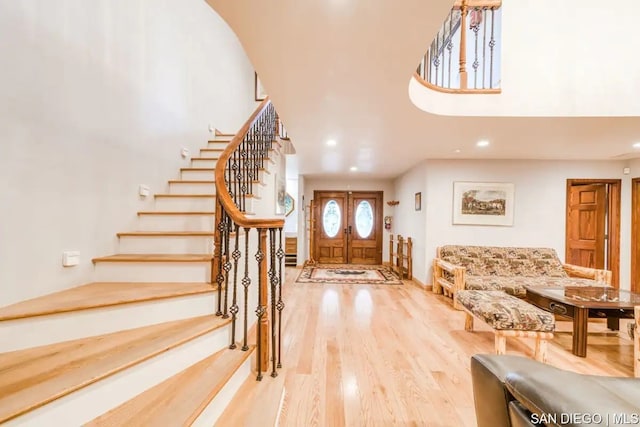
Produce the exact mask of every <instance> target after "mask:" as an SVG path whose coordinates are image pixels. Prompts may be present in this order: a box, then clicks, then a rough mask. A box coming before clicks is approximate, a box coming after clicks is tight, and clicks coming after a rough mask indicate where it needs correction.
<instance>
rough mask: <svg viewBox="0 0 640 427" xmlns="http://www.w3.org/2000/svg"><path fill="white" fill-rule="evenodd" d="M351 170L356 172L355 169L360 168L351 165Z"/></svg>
mask: <svg viewBox="0 0 640 427" xmlns="http://www.w3.org/2000/svg"><path fill="white" fill-rule="evenodd" d="M349 170H350V171H351V172H355V171H357V170H358V168H357V167H355V166H351V167H350V168H349Z"/></svg>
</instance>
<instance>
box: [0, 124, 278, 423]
mask: <svg viewBox="0 0 640 427" xmlns="http://www.w3.org/2000/svg"><path fill="white" fill-rule="evenodd" d="M254 116H255V114H254ZM253 119H255V117H253V116H252V119H250V120H253ZM245 127H247V125H245ZM247 129H248V127H247ZM245 133H246V132H245ZM233 137H234V135H224V134H219V133H216V138H215V139H214V140H212V141H209V142H208V144H207V146H206V147H205V148H202V149H201V150H200V155H199V157H195V158H192V159H191V166H190V167H188V168H183V169H181V170H180V172H179V177H178V179H172V180H169V181H168V186H167V188H168V192H167V193H166V194H156V195H155V196H154V198H155V209H154V210H152V211H144V212H138V227H137V229H136V230H131V231H125V232H121V233H118V238H119V250H118V253H116V254H110V255H106V256H103V257H99V258H95V259H93V263H94V265H95V276H94V278H95V280H96V281H95V282H93V283H88V284H85V285H83V286H79V287H76V288H72V289H68V290H64V291H61V292H57V293H54V294H50V295H45V296H42V297H39V298H35V299H31V300H28V301H23V302H20V303H17V304H13V305H11V306H7V307H3V308H0V424H2V425H3V426H4V425H6V426H44V425H65V426H72V425H73V426H75V425H88V426H124V425H140V426H142V425H144V426H169V425H170V426H177V425H206V426H212V425H213V424H214V423H215V422H216V420H217V419H218V417H219V416H220V414H221V413H222V411H223V410H224V408H225V407H226V405H227V404H228V402H229V401H230V400H231V399H232V397H233V396H234V394H235V393H236V391H237V390H238V388H239V387H240V386H241V385H242V383H243V382H244V381H245V380H247V379H248V378H249V375H250V373H251V372H252V366H254V368H255V366H256V365H255V362H252V359H253V358H252V357H251V356H253V355H256V345H253V344H251V343H256V344H257V345H258V346H260V338H259V337H261V336H263V335H264V336H263V338H262V339H263V340H265V339H266V330H265V329H264V324H265V323H266V322H267V318H266V316H261V317H260V321H261V323H263V329H262V332H260V327H259V326H258V332H257V337H256V327H255V326H254V327H252V326H251V325H252V324H254V323H255V322H256V316H255V314H253V313H254V311H255V307H256V306H258V307H263V309H264V312H265V313H266V312H267V310H266V308H267V307H266V306H267V304H266V303H264V304H263V301H264V299H265V295H266V291H264V290H263V289H262V288H261V287H260V286H263V285H264V286H265V288H264V289H265V290H266V289H267V288H266V286H267V285H266V283H263V282H262V280H261V278H260V279H259V278H258V274H257V273H255V274H254V273H251V275H252V276H251V277H254V283H255V285H254V286H248V285H247V286H245V287H244V289H243V290H242V291H237V292H236V284H235V282H237V281H238V280H239V279H240V278H241V274H244V275H245V277H248V274H249V273H247V272H244V273H241V271H239V270H238V269H237V259H236V268H235V269H234V270H233V271H232V272H230V270H231V269H230V268H229V269H222V268H220V267H221V266H225V265H226V264H227V263H228V264H229V265H230V263H229V262H228V261H229V258H230V255H229V252H228V248H229V247H231V246H233V245H234V244H235V243H234V242H236V241H237V242H238V244H240V245H245V244H246V245H247V246H248V241H247V242H245V240H247V239H249V237H248V236H246V235H245V233H246V232H247V231H248V229H244V228H243V229H240V228H238V227H236V231H235V232H229V230H227V231H226V232H225V233H220V232H219V231H218V232H216V231H215V230H217V229H220V228H221V227H220V226H216V224H219V223H220V216H221V215H223V213H221V212H220V211H219V210H220V209H221V205H220V202H219V201H218V200H217V196H218V195H217V194H216V192H217V191H216V183H215V180H214V176H215V171H216V165H217V161H218V159H219V158H220V157H221V156H222V155H223V152H224V150H225V147H227V145H229V144H230V142H231V141H232V138H233ZM237 138H238V137H237V136H236V139H237ZM240 138H242V135H241V136H240ZM268 153H269V156H274V155H277V154H278V153H277V151H276V150H269V151H268ZM264 163H265V166H264V167H261V168H260V172H259V174H257V176H256V177H255V178H252V183H253V185H252V186H251V188H252V191H253V192H252V193H246V194H244V196H245V197H246V199H247V200H246V201H243V204H244V206H245V212H243V214H244V215H250V214H251V209H252V207H253V203H255V202H256V201H257V200H259V193H260V191H261V188H263V187H264V184H263V175H264V174H265V173H268V164H269V162H268V161H266V162H264ZM223 169H224V168H221V170H223ZM240 179H241V178H240ZM229 185H233V184H232V183H227V186H229ZM219 188H220V187H219ZM216 210H218V212H216ZM225 215H226V214H225ZM225 218H230V217H227V216H225ZM227 221H229V220H227ZM229 242H231V243H229ZM225 245H226V246H225ZM236 246H237V245H236ZM261 247H262V246H261ZM225 248H227V251H226V252H225ZM272 252H273V248H272ZM264 253H265V254H266V253H267V251H265V252H264ZM243 256H244V257H245V258H253V254H251V256H250V257H249V256H247V254H244V255H243ZM272 256H273V255H272ZM216 257H217V258H216ZM216 261H217V264H216ZM242 262H245V261H244V260H242ZM254 262H255V261H254ZM273 268H275V267H273ZM255 270H256V271H260V272H262V271H263V270H264V269H263V266H262V265H260V266H256V267H255ZM221 271H223V273H222V274H220V272H221ZM212 279H213V280H212ZM232 283H233V295H230V290H231V286H232ZM275 285H276V284H275V282H273V280H272V286H275ZM275 289H276V288H275V287H272V291H271V292H275ZM242 293H244V300H243V299H242V298H241V296H242V295H241V294H242ZM236 294H238V296H237V298H238V299H237V301H238V302H237V303H236ZM262 294H265V295H262ZM231 301H233V303H231ZM242 301H244V305H243V304H242V303H241V302H242ZM258 301H261V302H260V303H258ZM223 307H224V311H223V310H222V308H223ZM228 307H229V308H228ZM232 307H235V309H234V308H232ZM249 313H250V314H252V316H248V315H247V314H249ZM274 317H275V316H274ZM243 318H245V319H247V318H248V322H246V323H244V325H243V324H242V321H241V320H242V319H243ZM236 323H237V324H236ZM238 328H239V329H240V331H239V332H237V333H236V330H237V329H238ZM243 329H244V331H243ZM261 334H262V335H261ZM248 342H249V344H248ZM235 347H237V348H235ZM241 347H242V350H241V349H240V348H241ZM267 347H268V346H267ZM243 350H244V351H243ZM266 350H267V351H268V349H266ZM261 351H262V352H263V355H262V361H261V362H260V357H258V361H259V362H260V363H259V364H258V366H259V368H258V369H257V371H258V377H259V378H261V377H262V374H261V372H262V370H266V369H265V368H264V367H265V366H266V363H265V362H266V361H265V358H266V357H267V356H265V355H266V353H264V352H265V348H264V346H263V347H262V349H261ZM274 367H275V362H274ZM254 373H255V371H254ZM274 373H275V370H274ZM52 420H55V421H52ZM52 422H53V424H52ZM268 424H269V421H268V420H265V425H268Z"/></svg>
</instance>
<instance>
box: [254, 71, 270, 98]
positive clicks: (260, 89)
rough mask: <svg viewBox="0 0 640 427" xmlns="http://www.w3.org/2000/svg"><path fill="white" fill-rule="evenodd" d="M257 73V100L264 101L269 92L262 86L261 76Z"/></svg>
mask: <svg viewBox="0 0 640 427" xmlns="http://www.w3.org/2000/svg"><path fill="white" fill-rule="evenodd" d="M254 74H255V97H256V101H264V99H265V98H266V97H267V92H265V90H264V87H262V82H260V77H258V73H256V72H254Z"/></svg>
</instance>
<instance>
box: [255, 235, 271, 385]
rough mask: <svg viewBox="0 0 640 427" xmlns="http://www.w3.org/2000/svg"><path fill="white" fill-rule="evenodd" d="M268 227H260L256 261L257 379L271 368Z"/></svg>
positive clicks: (260, 378)
mask: <svg viewBox="0 0 640 427" xmlns="http://www.w3.org/2000/svg"><path fill="white" fill-rule="evenodd" d="M266 253H267V229H265V228H258V252H257V253H256V261H258V307H257V308H256V315H257V316H258V325H257V347H258V355H257V369H256V370H257V371H258V376H257V378H256V379H257V380H258V381H260V380H262V372H266V371H267V369H269V337H268V336H267V331H268V330H269V318H268V313H267V303H268V287H267V283H268V273H267V256H266Z"/></svg>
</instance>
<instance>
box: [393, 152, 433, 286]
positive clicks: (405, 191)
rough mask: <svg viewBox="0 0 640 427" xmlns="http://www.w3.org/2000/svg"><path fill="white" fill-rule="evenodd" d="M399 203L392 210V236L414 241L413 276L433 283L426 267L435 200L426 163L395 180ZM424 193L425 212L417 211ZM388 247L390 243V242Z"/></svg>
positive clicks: (423, 204)
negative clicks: (430, 207) (429, 219)
mask: <svg viewBox="0 0 640 427" xmlns="http://www.w3.org/2000/svg"><path fill="white" fill-rule="evenodd" d="M394 192H395V200H397V201H399V202H400V203H399V204H398V205H396V206H394V207H393V208H391V211H392V214H391V215H392V216H393V222H392V225H391V233H393V234H394V235H397V234H400V235H402V236H403V237H405V238H406V237H411V239H412V241H413V254H412V256H413V276H414V277H415V278H416V279H417V280H419V281H420V282H422V283H423V284H426V283H430V282H431V280H430V279H427V269H426V268H425V265H427V264H426V260H427V257H426V255H425V250H426V241H427V206H428V205H429V204H431V200H430V199H429V198H427V170H426V163H425V162H422V163H419V164H418V165H416V166H414V167H413V168H411V169H410V170H408V171H407V172H406V173H404V174H403V175H402V176H400V177H399V178H397V179H396V180H395V181H394ZM416 193H422V195H421V198H422V207H421V210H419V211H416V209H415V208H416V206H415V194H416ZM387 244H388V243H387ZM385 261H387V259H385Z"/></svg>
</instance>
